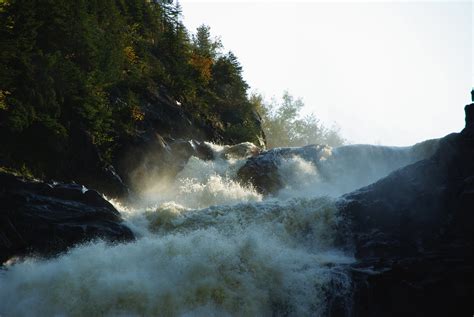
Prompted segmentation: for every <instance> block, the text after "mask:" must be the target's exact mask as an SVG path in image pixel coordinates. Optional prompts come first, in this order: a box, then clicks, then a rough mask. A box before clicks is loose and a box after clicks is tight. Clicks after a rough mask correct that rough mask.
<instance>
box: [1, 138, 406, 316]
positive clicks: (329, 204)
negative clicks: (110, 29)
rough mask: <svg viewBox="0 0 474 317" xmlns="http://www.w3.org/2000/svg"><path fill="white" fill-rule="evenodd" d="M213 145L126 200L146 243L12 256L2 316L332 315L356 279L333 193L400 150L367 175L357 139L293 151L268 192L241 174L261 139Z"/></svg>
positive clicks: (358, 182) (4, 279) (126, 212)
mask: <svg viewBox="0 0 474 317" xmlns="http://www.w3.org/2000/svg"><path fill="white" fill-rule="evenodd" d="M209 146H210V147H211V148H212V150H213V151H214V154H215V155H214V156H215V159H214V160H212V161H203V160H200V159H197V158H195V157H191V158H190V159H189V161H188V163H187V164H186V166H185V167H184V169H183V170H182V171H181V172H180V173H179V174H178V175H177V177H176V178H175V179H174V180H173V181H172V182H161V181H160V180H157V181H156V182H155V183H154V185H153V186H151V187H149V188H145V189H144V190H143V193H142V198H141V200H140V201H139V202H138V203H137V204H136V205H135V206H134V207H133V208H131V207H128V208H125V207H122V206H120V205H119V204H116V206H117V208H118V209H119V210H120V211H121V213H122V215H123V217H124V219H125V221H126V223H127V224H128V225H129V227H130V228H131V229H132V230H133V231H134V232H135V234H136V235H137V237H138V239H137V240H136V241H135V242H132V243H127V244H119V245H110V244H107V243H104V242H101V241H96V242H90V243H88V244H85V245H82V246H78V247H75V248H74V249H71V250H70V251H69V252H68V253H66V254H63V255H61V256H59V257H57V258H53V259H49V260H40V259H35V258H27V259H21V260H18V261H11V263H9V264H7V266H6V269H5V270H4V271H3V272H1V273H0V299H1V301H0V315H5V316H31V315H37V316H117V315H121V316H227V315H228V316H235V315H237V316H270V315H293V316H314V315H316V316H317V315H322V314H324V313H325V311H326V309H327V307H326V304H327V298H328V297H329V296H330V295H331V294H335V293H338V294H339V295H341V296H344V294H345V292H348V291H349V290H350V280H349V278H348V276H347V275H346V274H345V271H344V266H346V265H347V264H350V263H352V262H353V261H354V260H353V257H352V255H351V254H350V253H348V252H347V250H345V251H343V250H342V247H341V246H339V245H338V244H336V243H335V242H336V241H335V240H336V237H337V231H338V230H343V229H341V228H344V226H343V223H341V222H343V220H342V219H341V218H340V217H339V216H338V213H337V209H336V206H335V198H330V197H329V196H330V195H338V194H340V193H341V192H344V191H348V190H353V189H356V188H358V187H360V186H362V185H365V184H366V183H367V181H369V180H371V179H373V178H375V179H377V178H378V177H382V176H384V175H385V174H387V173H388V172H390V171H391V170H393V169H395V168H397V167H399V165H400V164H401V163H400V162H401V161H400V160H394V161H393V162H392V163H387V158H383V159H381V162H382V161H383V162H385V163H384V164H385V165H384V168H381V169H379V175H377V171H375V170H374V172H373V174H371V176H370V177H369V178H363V179H360V177H359V175H358V173H346V175H345V176H344V175H343V174H341V173H340V171H341V169H344V168H347V167H348V166H349V165H350V164H348V166H346V165H345V164H347V160H351V161H352V163H353V159H350V158H349V159H348V158H347V155H348V154H345V155H346V156H342V157H341V156H338V155H339V154H338V152H339V153H341V152H342V153H343V152H344V151H346V152H347V150H344V149H343V150H337V149H336V150H335V151H329V152H328V153H327V155H325V156H324V157H323V158H322V159H320V162H319V163H320V164H319V163H318V164H316V163H315V162H312V161H309V160H305V159H303V158H301V157H298V156H291V157H289V158H285V159H283V160H282V161H281V162H280V164H279V169H278V173H279V176H280V178H281V179H282V180H283V185H284V186H283V188H282V189H280V191H279V192H278V193H276V194H275V195H272V196H267V197H264V196H262V195H261V194H259V193H258V192H257V191H256V190H255V189H254V188H253V187H252V186H251V185H242V184H241V183H239V182H238V181H237V180H236V179H237V178H236V175H237V172H238V170H239V168H240V167H241V166H242V165H243V164H244V163H245V154H246V153H247V154H248V152H249V151H245V147H246V146H248V147H250V146H251V145H249V144H248V145H240V147H241V148H243V149H244V151H241V150H235V148H231V147H228V146H217V145H212V144H209ZM359 149H360V151H362V152H364V151H365V152H364V153H366V152H367V150H366V149H363V148H360V147H359ZM354 151H356V150H352V152H350V151H349V152H350V153H352V155H355V156H357V155H356V154H354ZM394 151H395V150H394ZM401 151H408V150H405V149H402V150H401ZM382 152H383V151H382ZM399 152H400V151H399ZM397 153H398V152H397ZM369 154H370V153H369ZM397 155H398V154H397ZM403 155H405V154H403ZM403 155H402V156H403ZM407 155H408V154H407ZM359 157H360V155H359ZM403 157H404V156H403ZM367 159H370V155H368V156H366V157H364V158H363V159H361V161H364V160H367ZM371 166H374V165H371ZM328 195H329V196H328Z"/></svg>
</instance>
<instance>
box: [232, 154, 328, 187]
mask: <svg viewBox="0 0 474 317" xmlns="http://www.w3.org/2000/svg"><path fill="white" fill-rule="evenodd" d="M329 150H330V147H328V146H325V145H307V146H303V147H294V148H292V147H287V148H273V149H271V150H268V151H265V152H262V153H260V154H259V155H256V156H253V157H250V158H249V159H248V160H247V162H246V163H245V164H244V165H243V166H242V167H241V168H240V169H239V171H238V172H237V177H238V179H239V181H241V182H242V183H245V184H252V185H253V186H254V187H255V189H256V190H257V191H258V192H259V193H261V194H264V195H268V194H275V193H276V192H277V191H278V190H279V189H281V188H282V187H283V181H282V179H281V177H280V174H279V173H278V168H279V166H280V164H281V162H282V160H284V159H288V158H291V157H293V156H299V157H301V158H303V159H305V160H307V161H310V162H318V161H319V160H320V158H321V157H322V156H323V155H325V154H327V151H329Z"/></svg>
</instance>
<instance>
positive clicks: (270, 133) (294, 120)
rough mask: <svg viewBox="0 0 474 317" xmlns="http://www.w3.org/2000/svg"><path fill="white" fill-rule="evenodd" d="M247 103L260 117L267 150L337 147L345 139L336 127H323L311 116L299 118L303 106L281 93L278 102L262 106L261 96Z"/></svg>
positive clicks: (263, 103)
mask: <svg viewBox="0 0 474 317" xmlns="http://www.w3.org/2000/svg"><path fill="white" fill-rule="evenodd" d="M250 100H251V102H252V103H253V104H254V106H255V107H256V108H257V109H259V112H260V114H261V115H262V118H263V129H264V132H265V135H266V138H267V145H268V147H270V148H272V147H281V146H304V145H307V144H314V143H317V144H327V145H330V146H340V145H342V144H344V143H345V140H344V139H343V138H342V137H341V136H340V132H339V129H338V128H337V127H336V126H333V127H331V128H327V127H325V126H324V125H322V124H321V123H320V121H319V120H318V119H317V117H316V116H315V115H314V114H309V115H306V116H301V110H302V109H303V107H304V103H303V101H302V100H301V99H300V98H297V99H295V98H294V97H293V96H292V95H290V94H289V93H288V92H284V94H283V96H282V99H281V101H280V102H278V101H276V100H273V101H272V102H270V103H265V102H264V100H263V98H262V96H260V95H255V94H254V95H253V96H252V97H251V99H250Z"/></svg>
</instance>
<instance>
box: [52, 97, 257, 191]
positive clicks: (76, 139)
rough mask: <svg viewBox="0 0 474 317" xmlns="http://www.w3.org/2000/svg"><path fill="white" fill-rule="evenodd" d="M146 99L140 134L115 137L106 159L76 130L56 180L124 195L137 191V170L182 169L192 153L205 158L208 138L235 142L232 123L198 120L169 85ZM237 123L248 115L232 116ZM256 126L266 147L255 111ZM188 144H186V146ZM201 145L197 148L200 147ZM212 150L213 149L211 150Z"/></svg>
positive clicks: (139, 129) (216, 141) (90, 140)
mask: <svg viewBox="0 0 474 317" xmlns="http://www.w3.org/2000/svg"><path fill="white" fill-rule="evenodd" d="M147 98H148V99H147V100H148V102H144V103H143V104H142V105H141V108H140V109H141V111H142V115H143V120H141V121H139V122H138V123H137V129H136V133H135V134H133V135H126V136H123V137H121V138H119V139H117V140H116V142H115V146H114V149H115V151H114V157H113V160H112V161H111V162H108V163H107V162H106V161H105V160H104V159H103V158H102V157H101V155H100V151H99V149H98V148H97V147H96V146H95V145H94V142H93V139H92V138H91V137H90V135H88V134H87V133H86V132H84V131H82V130H79V129H78V130H77V131H76V133H75V134H74V135H72V137H71V142H72V143H73V145H72V146H71V148H72V149H76V150H77V151H76V152H75V153H71V155H70V158H69V159H68V160H66V164H64V165H65V166H64V168H63V169H62V171H61V174H60V175H58V176H56V179H57V180H62V181H71V180H73V181H76V182H78V183H80V184H83V185H85V186H87V187H88V188H93V189H95V190H98V191H99V192H101V193H104V194H105V195H107V196H108V197H114V198H122V199H126V198H127V197H128V195H129V194H131V193H133V189H134V185H133V184H134V181H135V178H136V177H137V173H147V172H156V171H158V170H163V169H169V170H172V171H175V170H176V171H177V170H179V166H181V165H183V164H184V163H185V162H186V161H187V159H188V158H189V157H190V156H191V155H195V156H196V157H200V158H206V155H204V156H203V155H202V154H201V152H202V151H206V150H205V147H206V146H205V145H204V143H203V142H204V141H210V142H215V143H221V144H234V143H236V142H238V141H241V140H237V139H232V138H229V136H228V133H226V129H231V128H232V127H233V125H228V126H224V125H219V124H218V125H216V124H215V122H214V123H213V122H206V121H199V122H198V121H196V120H194V119H193V116H192V115H191V114H190V113H189V111H188V110H186V109H185V108H184V107H182V106H181V105H179V104H178V103H177V101H176V100H173V99H172V98H171V97H169V96H168V95H167V93H166V91H165V90H162V91H160V92H156V93H154V94H149V95H147ZM234 119H235V122H234V125H238V124H240V123H239V122H240V121H243V120H245V118H239V117H236V118H234ZM253 119H254V125H255V126H256V127H258V130H257V132H256V134H255V135H253V137H252V138H253V140H254V141H255V143H257V144H258V145H259V146H260V147H262V148H264V147H265V134H264V132H263V129H262V125H261V121H260V116H259V115H258V113H255V115H254V118H253ZM183 144H187V145H183ZM196 147H197V148H196ZM207 151H208V152H209V150H207Z"/></svg>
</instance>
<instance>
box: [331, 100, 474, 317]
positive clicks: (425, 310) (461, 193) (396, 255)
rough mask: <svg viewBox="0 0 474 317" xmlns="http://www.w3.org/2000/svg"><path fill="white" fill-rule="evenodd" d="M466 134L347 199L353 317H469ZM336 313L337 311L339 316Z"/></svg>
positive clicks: (472, 153) (471, 198) (471, 175)
mask: <svg viewBox="0 0 474 317" xmlns="http://www.w3.org/2000/svg"><path fill="white" fill-rule="evenodd" d="M470 109H472V108H471V107H466V128H465V129H464V130H463V131H462V133H459V134H457V133H454V134H450V135H448V136H446V137H444V138H443V139H441V140H440V141H439V148H438V150H437V151H436V153H435V154H434V155H433V156H431V157H430V158H428V159H425V160H422V161H419V162H417V163H414V164H412V165H409V166H406V167H404V168H402V169H399V170H397V171H395V172H393V173H391V174H390V175H389V176H387V177H385V178H383V179H381V180H379V181H378V182H376V183H374V184H372V185H369V186H367V187H364V188H361V189H359V190H357V191H355V192H352V193H350V194H347V195H345V196H343V199H342V200H341V201H340V203H339V209H340V211H341V214H342V215H343V217H345V218H346V219H347V220H348V222H349V223H350V226H349V228H348V231H347V232H348V233H349V234H348V236H347V237H346V239H347V240H346V241H349V242H350V244H351V245H352V246H353V249H354V251H355V257H356V259H357V263H356V264H355V265H354V266H353V267H352V273H351V274H352V277H353V302H352V305H351V306H350V307H347V309H346V315H351V316H415V315H416V316H446V315H452V316H464V315H471V314H472V298H474V281H473V275H472V274H473V272H474V256H473V253H474V252H473V250H474V234H473V231H472V228H473V227H474V181H473V180H474V139H473V138H472V137H470V136H472V133H473V125H472V124H470V122H471V121H470V120H472V118H468V115H469V111H470ZM336 311H337V309H336Z"/></svg>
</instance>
